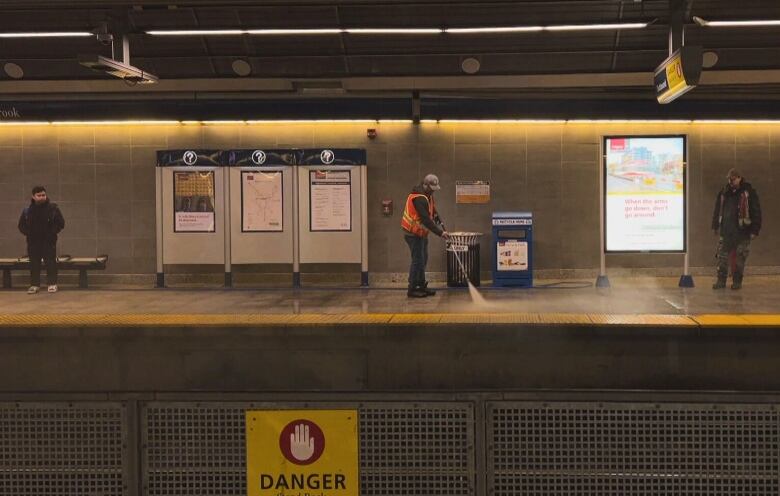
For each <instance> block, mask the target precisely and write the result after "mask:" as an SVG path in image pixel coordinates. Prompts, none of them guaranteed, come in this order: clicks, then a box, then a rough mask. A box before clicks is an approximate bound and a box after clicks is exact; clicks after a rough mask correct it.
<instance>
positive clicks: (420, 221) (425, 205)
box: [401, 174, 449, 298]
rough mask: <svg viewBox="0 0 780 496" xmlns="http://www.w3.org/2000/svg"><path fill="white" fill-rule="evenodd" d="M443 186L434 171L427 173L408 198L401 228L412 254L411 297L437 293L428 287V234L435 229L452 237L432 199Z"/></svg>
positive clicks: (445, 236)
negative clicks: (426, 270)
mask: <svg viewBox="0 0 780 496" xmlns="http://www.w3.org/2000/svg"><path fill="white" fill-rule="evenodd" d="M440 189H441V186H439V178H438V177H436V176H435V175H434V174H428V175H427V176H425V178H424V179H423V181H422V183H420V184H418V185H417V186H415V187H414V188H413V189H412V192H411V193H409V196H408V197H407V198H406V205H405V206H404V214H403V217H401V229H403V231H404V239H405V241H406V244H407V245H409V250H410V251H411V254H412V263H411V266H410V267H409V289H408V291H407V292H406V295H407V296H409V297H410V298H425V297H426V296H433V295H435V294H436V291H434V290H433V289H430V288H428V282H427V281H426V280H425V266H426V265H427V263H428V233H429V232H433V233H434V234H436V235H437V236H441V237H442V238H444V239H448V238H449V234H448V233H447V231H446V230H445V228H444V225H443V224H442V223H441V219H439V213H438V212H437V211H436V204H435V202H434V200H433V192H434V191H438V190H440Z"/></svg>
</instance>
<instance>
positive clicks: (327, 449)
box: [246, 410, 359, 496]
mask: <svg viewBox="0 0 780 496" xmlns="http://www.w3.org/2000/svg"><path fill="white" fill-rule="evenodd" d="M246 477H247V484H246V486H247V495H248V496H358V493H359V487H358V486H359V479H358V412H357V410H249V411H247V412H246Z"/></svg>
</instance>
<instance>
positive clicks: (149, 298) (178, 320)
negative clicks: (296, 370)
mask: <svg viewBox="0 0 780 496" xmlns="http://www.w3.org/2000/svg"><path fill="white" fill-rule="evenodd" d="M611 282H612V286H611V287H610V288H604V289H602V288H595V287H593V285H592V284H591V283H590V282H589V281H537V283H536V286H535V287H534V288H532V289H521V288H494V287H490V286H483V287H481V288H479V292H480V295H481V296H482V298H483V299H484V301H475V300H474V299H473V298H472V297H471V295H470V294H469V291H468V290H467V289H466V288H448V287H446V286H444V287H442V286H441V285H440V287H438V288H436V289H437V290H438V293H437V294H436V295H435V296H432V297H428V298H408V297H407V296H406V291H405V288H403V287H401V286H400V285H389V284H385V285H381V286H379V287H372V288H360V287H350V286H323V285H311V286H307V287H304V288H300V289H293V288H281V287H275V288H248V287H247V288H231V289H223V288H207V287H178V288H165V289H151V288H144V287H131V286H124V287H122V286H117V287H104V288H102V289H93V290H76V289H74V288H69V287H62V288H61V290H60V291H59V292H58V293H56V294H48V293H45V292H42V293H39V294H37V295H27V294H26V293H25V292H24V290H23V289H24V288H19V289H16V290H9V291H3V292H2V293H1V294H2V297H1V298H0V326H3V327H9V326H17V325H43V326H46V325H81V326H96V325H131V326H138V325H142V326H147V325H183V326H202V325H228V326H230V325H233V326H235V325H245V326H253V325H297V324H300V325H313V324H316V323H323V324H332V325H349V324H360V323H364V322H365V323H372V324H397V323H404V324H414V323H419V324H425V325H433V324H450V323H477V322H479V323H485V324H491V323H495V324H502V323H509V324H511V323H523V324H529V325H533V324H550V325H552V324H560V325H568V324H572V325H586V326H587V325H617V326H620V325H641V324H643V323H647V324H648V325H698V326H709V325H744V326H753V325H761V326H764V325H769V326H773V325H780V316H778V315H776V314H780V276H753V277H748V278H746V281H745V286H744V287H743V288H742V289H741V290H737V291H735V290H731V289H729V288H728V287H727V288H726V289H723V290H712V289H711V288H710V285H711V283H712V281H711V280H710V278H705V277H698V278H697V280H696V282H697V284H698V287H695V288H689V289H682V288H679V287H677V279H675V278H658V277H645V278H613V279H612V280H611Z"/></svg>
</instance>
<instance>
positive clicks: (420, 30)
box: [344, 28, 444, 34]
mask: <svg viewBox="0 0 780 496" xmlns="http://www.w3.org/2000/svg"><path fill="white" fill-rule="evenodd" d="M344 32H345V33H347V34H441V33H443V32H444V30H443V29H440V28H357V29H345V30H344Z"/></svg>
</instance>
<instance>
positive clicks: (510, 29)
mask: <svg viewBox="0 0 780 496" xmlns="http://www.w3.org/2000/svg"><path fill="white" fill-rule="evenodd" d="M644 27H647V23H646V22H634V23H622V24H572V25H560V26H503V27H476V28H446V29H441V28H354V29H353V28H349V29H337V28H333V29H187V30H164V31H160V30H155V31H146V34H149V35H153V36H239V35H245V34H248V35H282V36H284V35H309V34H442V33H450V34H475V33H530V32H539V31H588V30H609V29H639V28H644Z"/></svg>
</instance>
